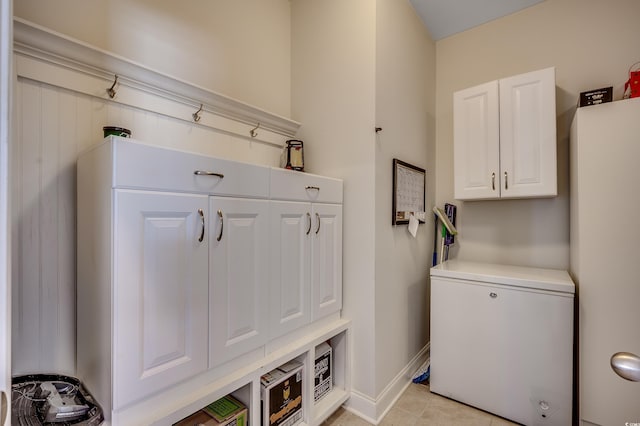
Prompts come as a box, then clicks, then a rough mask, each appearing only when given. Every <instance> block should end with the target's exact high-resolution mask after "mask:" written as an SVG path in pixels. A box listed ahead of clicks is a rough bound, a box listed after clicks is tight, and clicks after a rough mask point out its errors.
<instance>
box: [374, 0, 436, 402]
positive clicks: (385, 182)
mask: <svg viewBox="0 0 640 426" xmlns="http://www.w3.org/2000/svg"><path fill="white" fill-rule="evenodd" d="M376 26H377V38H376V125H377V126H379V127H382V129H383V130H382V131H381V132H379V133H378V134H377V135H376V140H375V151H376V170H375V179H376V194H375V196H376V210H375V211H376V223H375V235H376V242H375V244H376V255H375V259H376V260H375V271H376V272H375V274H376V275H375V282H376V284H375V286H376V296H375V302H376V303H375V316H376V318H375V336H376V337H375V354H376V370H375V371H376V375H375V377H376V395H380V394H381V393H382V392H383V390H384V388H385V386H387V385H388V384H389V383H390V382H391V381H392V380H393V379H394V377H395V376H396V375H397V374H398V373H399V372H400V371H402V369H403V368H405V367H406V366H407V365H408V364H409V363H410V361H411V359H412V358H413V357H414V356H415V355H416V354H417V353H418V352H419V351H420V350H421V349H422V348H423V347H424V346H425V344H426V343H427V342H428V341H429V304H428V302H429V287H428V278H429V267H430V266H431V263H430V261H431V249H432V246H433V220H432V218H431V217H432V215H430V214H429V215H427V221H426V223H425V224H423V225H420V226H419V230H418V235H417V238H415V239H414V238H413V237H412V236H411V234H409V232H408V230H407V226H406V225H403V226H396V227H394V226H392V225H391V216H392V214H391V204H392V180H393V179H392V163H393V158H398V159H400V160H402V161H405V162H408V163H410V164H413V165H416V166H418V167H421V168H423V169H426V171H427V198H426V205H425V209H426V210H427V211H431V207H432V206H433V202H434V201H433V200H434V198H435V194H434V192H435V155H434V154H435V43H434V42H433V41H432V40H431V38H430V36H429V34H428V32H427V30H426V29H425V27H424V25H423V24H422V22H421V20H420V18H419V17H418V15H417V14H416V12H415V11H414V9H413V7H412V6H411V5H410V3H409V2H408V1H397V0H378V1H377V13H376ZM412 373H413V371H411V372H409V374H412Z"/></svg>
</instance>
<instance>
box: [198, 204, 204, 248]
mask: <svg viewBox="0 0 640 426" xmlns="http://www.w3.org/2000/svg"><path fill="white" fill-rule="evenodd" d="M198 214H199V215H200V220H201V221H202V231H201V232H200V237H198V241H199V242H202V241H204V211H203V210H202V209H198Z"/></svg>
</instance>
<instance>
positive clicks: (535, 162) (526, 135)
mask: <svg viewBox="0 0 640 426" xmlns="http://www.w3.org/2000/svg"><path fill="white" fill-rule="evenodd" d="M500 167H501V174H500V181H501V196H502V198H522V197H544V196H555V195H557V194H558V189H557V182H556V181H557V164H556V86H555V69H554V68H547V69H544V70H540V71H534V72H530V73H526V74H521V75H517V76H514V77H509V78H505V79H502V80H500Z"/></svg>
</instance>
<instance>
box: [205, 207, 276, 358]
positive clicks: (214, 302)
mask: <svg viewBox="0 0 640 426" xmlns="http://www.w3.org/2000/svg"><path fill="white" fill-rule="evenodd" d="M210 211H211V221H210V222H209V223H210V226H209V242H210V245H209V267H210V273H209V286H210V291H209V312H210V315H209V322H210V326H209V333H210V341H209V345H210V346H209V354H210V360H209V361H210V362H209V366H210V367H213V366H216V365H220V364H222V363H224V362H226V361H228V360H230V359H232V358H235V357H237V356H239V355H241V354H243V353H246V352H249V351H251V350H253V349H257V348H259V347H260V346H262V345H263V344H264V343H265V342H266V341H267V323H268V318H267V307H268V294H267V288H268V285H269V275H268V274H269V269H268V266H269V265H268V261H269V246H268V237H269V228H268V227H269V220H268V218H269V201H267V200H250V199H240V198H226V197H211V199H210Z"/></svg>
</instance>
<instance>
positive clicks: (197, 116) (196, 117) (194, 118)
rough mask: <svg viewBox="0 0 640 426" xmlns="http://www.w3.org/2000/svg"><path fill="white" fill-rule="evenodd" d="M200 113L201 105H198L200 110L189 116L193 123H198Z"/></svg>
mask: <svg viewBox="0 0 640 426" xmlns="http://www.w3.org/2000/svg"><path fill="white" fill-rule="evenodd" d="M201 111H202V104H200V108H199V109H198V110H197V111H196V112H194V113H193V114H191V116H192V117H193V121H195V122H196V123H197V122H198V121H200V112H201Z"/></svg>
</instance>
